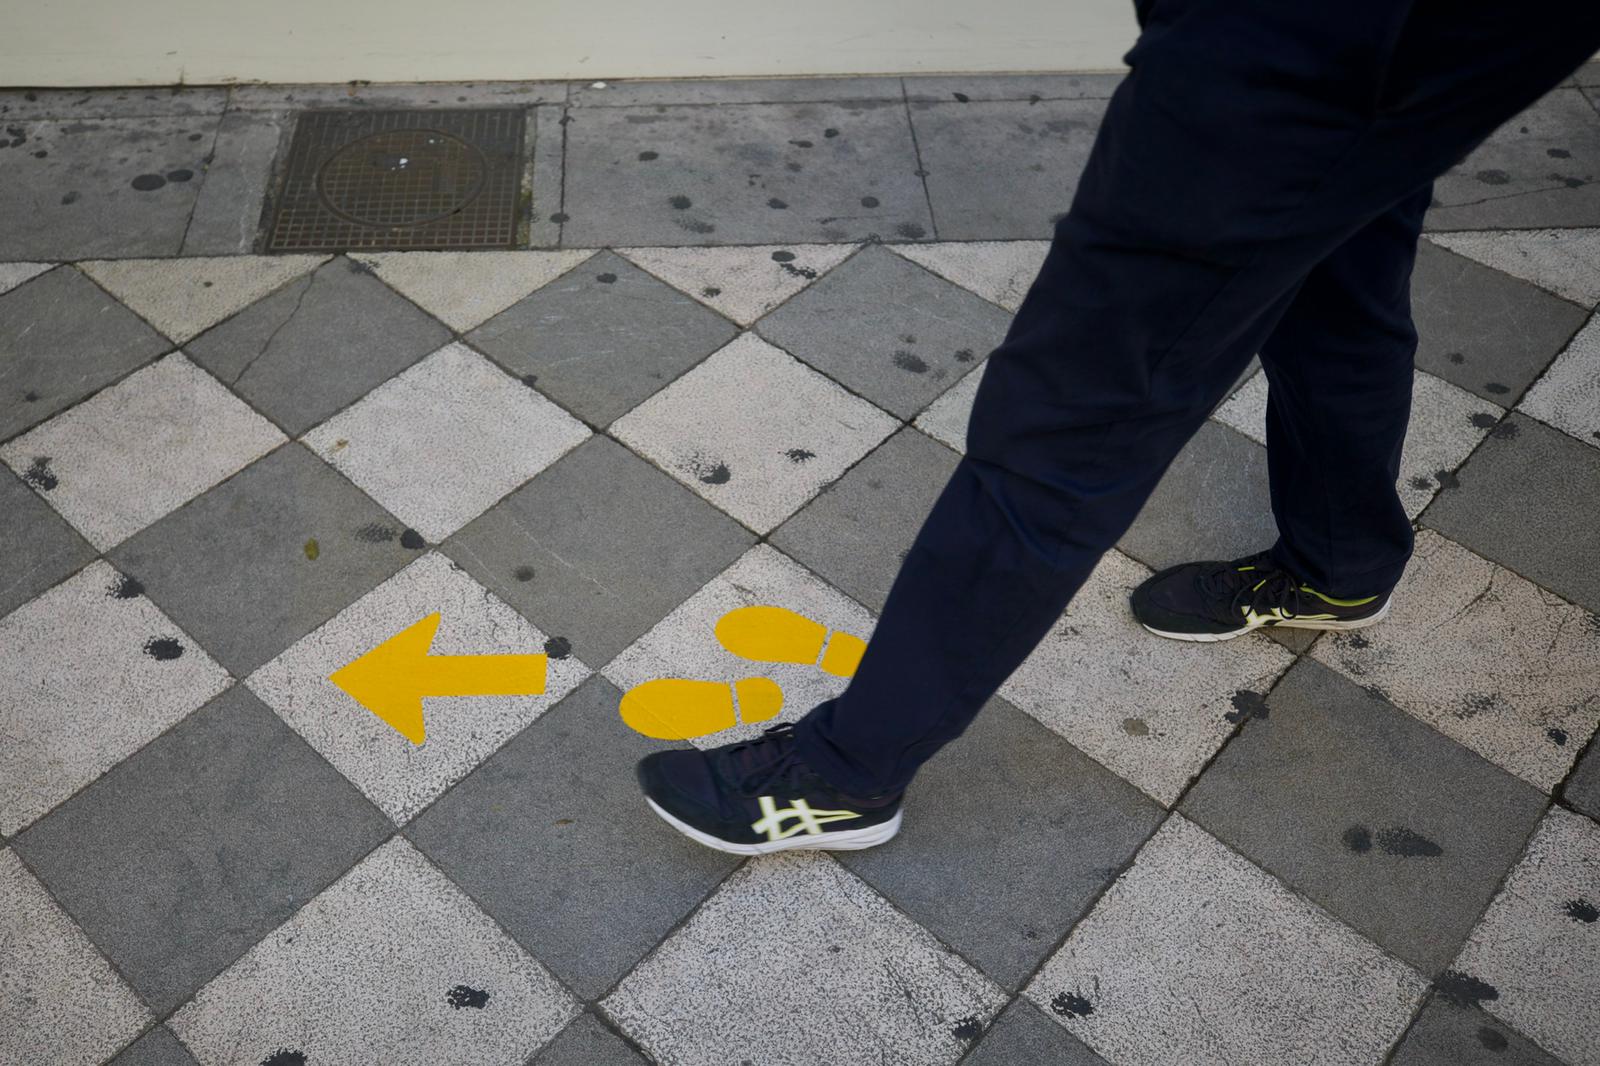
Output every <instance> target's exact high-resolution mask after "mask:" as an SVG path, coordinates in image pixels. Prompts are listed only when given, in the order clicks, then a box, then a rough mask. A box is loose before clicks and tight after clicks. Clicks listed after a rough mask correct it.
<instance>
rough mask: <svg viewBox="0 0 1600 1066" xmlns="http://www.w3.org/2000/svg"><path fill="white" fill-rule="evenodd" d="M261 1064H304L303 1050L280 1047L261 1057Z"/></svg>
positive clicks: (286, 1065)
mask: <svg viewBox="0 0 1600 1066" xmlns="http://www.w3.org/2000/svg"><path fill="white" fill-rule="evenodd" d="M261 1066H306V1056H305V1052H303V1051H296V1050H295V1049H293V1048H286V1047H281V1048H279V1049H278V1050H276V1051H274V1052H273V1053H272V1054H270V1055H268V1056H267V1057H266V1058H264V1059H262V1060H261Z"/></svg>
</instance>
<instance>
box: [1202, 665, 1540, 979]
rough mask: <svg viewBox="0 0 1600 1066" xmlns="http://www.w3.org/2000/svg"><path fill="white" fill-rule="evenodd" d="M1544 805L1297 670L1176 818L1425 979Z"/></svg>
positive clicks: (1378, 706)
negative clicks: (1235, 852) (1256, 866)
mask: <svg viewBox="0 0 1600 1066" xmlns="http://www.w3.org/2000/svg"><path fill="white" fill-rule="evenodd" d="M1547 802H1548V800H1547V799H1546V797H1545V796H1544V794H1543V793H1541V792H1540V791H1539V790H1538V789H1536V788H1534V787H1533V786H1532V785H1529V784H1527V783H1526V782H1523V781H1520V780H1518V779H1517V778H1515V777H1513V776H1512V775H1511V774H1509V773H1506V772H1505V771H1504V770H1501V769H1499V768H1498V767H1496V766H1494V765H1492V764H1490V763H1488V762H1485V761H1484V760H1483V759H1482V758H1480V757H1479V756H1478V755H1476V754H1474V753H1473V752H1471V751H1469V750H1468V749H1466V748H1464V747H1462V746H1461V745H1459V744H1457V743H1455V742H1454V741H1452V740H1449V739H1447V738H1446V737H1444V736H1442V735H1440V734H1439V733H1438V732H1437V731H1436V730H1434V729H1430V728H1429V727H1428V726H1426V725H1424V724H1423V723H1422V722H1419V721H1418V720H1417V719H1415V718H1413V717H1411V716H1410V715H1407V714H1405V713H1404V712H1402V711H1398V710H1396V709H1395V708H1394V707H1392V706H1390V705H1389V704H1388V703H1387V702H1385V701H1384V700H1382V699H1378V698H1376V697H1373V696H1371V695H1369V694H1368V693H1366V692H1363V691H1362V690H1361V688H1360V686H1358V685H1356V684H1355V683H1354V682H1352V681H1350V680H1348V679H1346V678H1344V677H1342V676H1340V675H1339V674H1337V673H1335V672H1334V671H1332V670H1329V669H1328V668H1327V667H1325V666H1322V665H1321V664H1319V663H1315V662H1312V661H1310V660H1302V661H1301V662H1300V663H1298V664H1297V665H1296V666H1295V667H1294V669H1292V670H1290V671H1289V673H1288V675H1287V676H1285V677H1284V679H1283V680H1282V681H1280V682H1279V683H1278V685H1277V686H1276V687H1275V688H1274V689H1273V690H1272V694H1271V696H1269V697H1268V699H1267V702H1266V704H1265V705H1264V706H1259V707H1258V708H1257V710H1256V711H1255V712H1254V714H1253V716H1252V717H1251V718H1250V719H1249V720H1248V721H1247V723H1246V725H1245V727H1244V729H1243V730H1242V731H1241V733H1240V735H1239V736H1237V737H1235V738H1234V740H1233V741H1232V742H1231V743H1230V744H1229V745H1228V746H1227V747H1225V748H1224V749H1223V750H1222V752H1221V754H1219V755H1218V756H1217V758H1216V761H1215V762H1213V763H1212V764H1211V766H1209V767H1208V768H1207V769H1206V772H1205V774H1204V775H1202V776H1201V778H1200V780H1198V781H1197V782H1195V786H1194V788H1192V789H1190V790H1189V793H1188V794H1187V795H1186V796H1184V799H1183V808H1182V809H1183V813H1184V814H1185V815H1186V816H1187V817H1188V818H1190V819H1192V820H1193V821H1195V822H1197V823H1198V824H1200V825H1201V826H1203V827H1204V828H1205V829H1206V830H1207V831H1208V832H1210V833H1212V834H1213V835H1215V836H1216V837H1218V838H1219V839H1220V840H1222V841H1223V842H1224V843H1226V844H1228V845H1229V846H1230V847H1233V848H1235V849H1237V850H1238V851H1239V852H1240V853H1241V854H1243V855H1245V856H1246V857H1247V858H1249V859H1251V860H1252V861H1253V862H1256V863H1258V864H1260V865H1261V866H1262V867H1264V868H1265V869H1266V870H1267V871H1269V872H1270V873H1272V874H1274V875H1276V876H1277V877H1280V878H1282V879H1283V880H1284V881H1285V882H1287V883H1288V884H1289V885H1290V886H1291V887H1292V888H1294V889H1295V890H1296V891H1299V892H1301V893H1303V894H1305V895H1306V896H1308V897H1310V898H1311V899H1312V900H1313V901H1314V902H1316V903H1318V904H1320V905H1321V906H1323V907H1326V908H1327V909H1328V910H1329V911H1330V912H1332V913H1333V914H1334V915H1335V916H1336V917H1338V918H1339V919H1340V920H1342V921H1343V922H1345V923H1346V924H1347V925H1350V926H1351V927H1353V928H1354V929H1356V930H1358V931H1359V932H1361V933H1363V934H1364V935H1366V936H1367V937H1369V938H1371V939H1372V940H1373V941H1374V942H1376V943H1377V944H1379V945H1380V946H1381V947H1383V948H1385V949H1387V950H1389V951H1391V952H1393V953H1394V954H1395V955H1397V956H1399V957H1400V958H1401V959H1402V960H1404V961H1405V962H1407V963H1408V964H1410V965H1411V966H1414V967H1416V968H1417V969H1418V970H1419V971H1421V972H1422V973H1424V974H1426V975H1428V976H1433V975H1436V974H1438V973H1439V971H1441V970H1442V969H1444V967H1445V966H1446V965H1447V964H1448V963H1449V962H1450V960H1451V959H1453V958H1455V954H1456V952H1457V951H1459V950H1460V948H1461V945H1462V944H1463V943H1464V942H1465V941H1466V938H1467V934H1468V933H1470V932H1471V931H1472V927H1473V925H1474V924H1476V922H1477V920H1478V916H1479V915H1480V914H1482V913H1483V908H1484V907H1486V906H1487V905H1488V903H1489V900H1490V898H1491V897H1492V896H1493V895H1494V892H1495V889H1496V888H1497V887H1498V886H1499V884H1500V879H1501V878H1502V877H1504V876H1505V873H1506V871H1507V870H1509V869H1510V868H1511V867H1512V865H1513V864H1514V863H1515V862H1516V861H1517V857H1518V856H1519V855H1521V854H1522V847H1523V845H1524V844H1525V843H1527V840H1528V837H1529V836H1530V835H1532V833H1533V830H1534V827H1535V826H1536V825H1537V824H1538V822H1539V818H1540V816H1541V815H1542V814H1543V813H1544V810H1545V806H1546V804H1547Z"/></svg>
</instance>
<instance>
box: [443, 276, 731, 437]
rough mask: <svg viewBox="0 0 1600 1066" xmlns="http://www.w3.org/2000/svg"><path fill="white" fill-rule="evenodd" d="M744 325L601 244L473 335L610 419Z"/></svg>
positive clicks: (601, 420) (601, 419)
mask: <svg viewBox="0 0 1600 1066" xmlns="http://www.w3.org/2000/svg"><path fill="white" fill-rule="evenodd" d="M737 332H738V330H737V329H736V328H735V327H734V326H733V324H732V323H730V322H729V321H728V320H727V319H725V318H723V317H722V316H720V315H718V314H717V313H716V312H714V311H711V310H708V309H707V308H705V307H703V306H701V305H700V304H699V303H697V302H695V301H694V300H691V299H690V298H689V297H687V296H685V295H684V294H683V293H681V292H679V291H678V290H677V289H674V288H673V287H672V286H670V285H667V284H665V283H664V282H661V281H658V280H657V279H655V278H653V277H651V276H650V275H649V274H646V273H645V272H644V271H642V270H640V269H639V268H638V267H636V266H634V265H633V264H632V263H630V262H628V261H627V260H626V259H623V258H622V257H621V256H618V255H616V254H615V253H613V252H601V253H600V254H598V255H596V256H594V257H593V258H591V259H589V260H588V261H587V262H585V263H584V264H583V265H582V266H580V267H578V268H575V269H573V270H571V271H569V272H567V273H566V274H563V275H562V276H560V277H558V278H556V279H555V280H554V281H552V282H550V283H549V284H547V285H544V286H543V287H542V288H539V289H537V290H535V291H534V292H532V293H530V294H529V295H528V296H526V297H524V298H523V299H521V300H519V301H517V302H516V303H514V304H512V305H511V306H510V307H509V308H507V309H506V310H504V311H502V312H501V313H500V314H498V315H496V316H495V317H494V318H491V319H490V320H489V321H488V322H485V323H484V324H483V325H481V326H479V327H478V328H477V329H475V330H473V331H472V332H471V333H469V334H468V335H467V337H466V340H467V342H468V343H469V344H472V345H473V346H474V347H477V348H480V349H482V350H483V351H485V352H487V353H488V354H489V355H491V356H493V357H494V358H495V359H496V360H497V361H499V362H500V363H501V365H503V366H505V367H507V368H508V369H510V370H511V372H512V373H514V374H518V375H520V376H522V379H523V381H525V382H527V383H528V384H530V385H532V386H533V387H534V388H536V389H538V390H539V391H540V392H542V393H544V394H545V395H547V396H549V397H550V398H552V399H554V400H555V401H556V402H558V403H560V404H561V405H562V406H564V407H566V408H567V409H568V410H570V411H572V412H573V413H574V414H576V415H578V417H580V418H582V419H584V420H585V421H587V422H589V423H591V424H593V425H596V426H605V425H609V424H610V423H611V422H612V421H614V420H615V419H617V418H620V417H621V416H622V415H624V414H626V413H627V412H628V411H629V410H631V409H632V408H633V407H634V406H636V405H637V404H638V403H639V402H640V401H641V400H644V399H645V398H647V397H649V396H650V395H651V394H653V393H655V392H656V391H657V390H658V389H660V388H661V387H662V386H664V385H666V384H667V383H668V382H670V381H671V380H673V379H674V378H676V377H677V376H678V375H679V374H682V373H683V372H684V371H685V370H687V369H689V368H690V367H691V366H693V365H694V364H696V363H698V362H699V361H700V360H702V359H704V358H705V357H706V356H708V355H710V354H711V353H712V352H713V351H715V350H716V349H718V348H720V347H721V346H722V345H724V344H726V343H728V341H729V340H731V339H732V338H733V336H734V335H735V334H736V333H737Z"/></svg>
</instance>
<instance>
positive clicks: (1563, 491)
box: [1422, 411, 1600, 614]
mask: <svg viewBox="0 0 1600 1066" xmlns="http://www.w3.org/2000/svg"><path fill="white" fill-rule="evenodd" d="M1597 507H1600V454H1596V452H1595V449H1593V448H1591V447H1589V446H1588V445H1586V444H1583V443H1580V442H1578V441H1576V440H1573V439H1572V438H1571V437H1570V436H1568V435H1567V434H1565V433H1562V432H1560V431H1559V430H1555V429H1551V428H1550V427H1549V426H1546V425H1543V424H1541V423H1539V422H1535V421H1534V420H1532V419H1530V418H1526V417H1524V416H1523V415H1521V414H1518V413H1517V412H1515V411H1513V412H1512V413H1511V415H1510V417H1508V418H1507V419H1506V420H1505V421H1504V422H1503V423H1501V424H1500V426H1499V427H1498V428H1497V429H1496V431H1495V432H1494V433H1492V434H1490V436H1489V439H1488V440H1486V441H1484V442H1483V444H1482V445H1481V446H1480V447H1479V448H1478V450H1477V451H1475V452H1473V453H1472V458H1471V459H1469V460H1467V463H1466V465H1465V466H1463V467H1462V468H1461V469H1460V470H1459V471H1458V472H1457V475H1456V487H1454V488H1452V489H1451V490H1450V491H1447V492H1441V493H1440V494H1439V496H1438V498H1437V499H1435V500H1434V501H1433V503H1432V504H1430V505H1429V507H1428V509H1427V510H1426V511H1425V512H1423V515H1422V522H1423V524H1424V525H1427V526H1431V527H1432V528H1434V529H1437V530H1439V531H1440V532H1441V533H1443V534H1444V535H1445V536H1447V537H1449V538H1451V539H1452V540H1455V541H1457V542H1459V543H1461V544H1464V545H1466V546H1467V547H1468V548H1470V549H1472V550H1473V551H1474V552H1477V553H1478V554H1479V555H1482V556H1485V557H1487V558H1490V559H1493V560H1494V561H1495V562H1498V563H1502V564H1504V565H1505V566H1508V567H1510V568H1511V569H1513V570H1515V571H1516V572H1517V573H1519V574H1522V575H1523V576H1525V577H1527V578H1529V579H1531V580H1533V581H1536V582H1538V583H1539V584H1540V585H1543V586H1544V587H1545V588H1547V589H1551V590H1552V591H1554V592H1556V593H1557V594H1559V595H1561V596H1562V597H1564V598H1566V599H1568V600H1571V601H1572V602H1574V603H1577V604H1579V605H1581V606H1583V607H1586V608H1588V609H1589V610H1590V611H1593V612H1595V613H1597V614H1600V538H1596V537H1592V536H1583V535H1581V532H1582V531H1583V530H1589V529H1592V528H1593V525H1594V515H1595V513H1596V508H1597Z"/></svg>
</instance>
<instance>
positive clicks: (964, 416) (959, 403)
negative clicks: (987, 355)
mask: <svg viewBox="0 0 1600 1066" xmlns="http://www.w3.org/2000/svg"><path fill="white" fill-rule="evenodd" d="M988 367H989V363H988V360H985V361H984V362H982V363H980V364H979V365H978V369H976V370H973V371H971V372H970V373H968V374H967V376H966V377H964V378H962V379H961V380H960V381H958V382H956V383H955V385H953V386H951V387H950V389H948V390H947V391H946V392H945V394H944V395H943V396H940V397H939V398H938V399H937V400H935V401H933V403H931V404H929V405H928V407H927V409H926V410H924V411H923V412H922V413H921V414H920V415H918V416H917V419H916V421H915V422H914V423H913V425H915V426H916V427H917V428H918V429H920V430H922V432H924V433H926V434H927V435H928V436H930V437H932V438H933V439H934V440H936V441H939V442H940V443H941V444H944V445H947V446H948V447H951V448H954V449H955V450H956V451H958V452H960V453H961V454H962V455H965V454H966V452H967V423H968V422H969V421H970V420H971V419H972V404H973V402H974V401H975V400H977V398H978V384H979V383H980V382H982V381H983V372H984V371H985V370H987V369H988Z"/></svg>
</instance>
